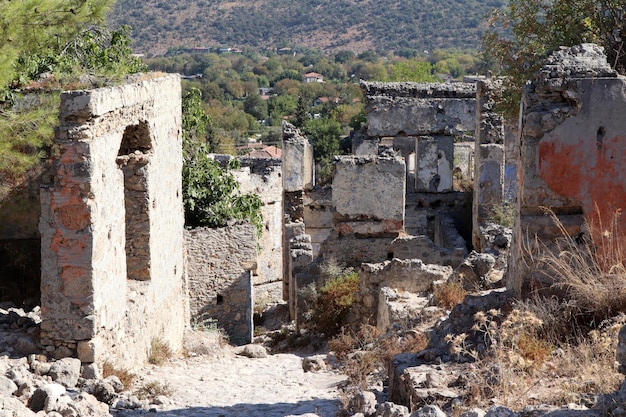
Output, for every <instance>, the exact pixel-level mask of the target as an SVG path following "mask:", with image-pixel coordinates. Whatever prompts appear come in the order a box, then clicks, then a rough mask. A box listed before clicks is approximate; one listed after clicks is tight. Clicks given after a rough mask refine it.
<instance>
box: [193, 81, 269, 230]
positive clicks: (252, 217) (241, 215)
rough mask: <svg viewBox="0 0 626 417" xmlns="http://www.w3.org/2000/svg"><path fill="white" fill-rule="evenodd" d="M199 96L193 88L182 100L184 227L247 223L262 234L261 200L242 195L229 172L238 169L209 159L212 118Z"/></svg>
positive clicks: (235, 163)
mask: <svg viewBox="0 0 626 417" xmlns="http://www.w3.org/2000/svg"><path fill="white" fill-rule="evenodd" d="M201 97H202V95H201V93H200V91H199V90H197V89H192V90H191V91H190V92H189V93H187V94H186V95H185V97H184V98H183V106H182V108H183V123H182V125H183V150H184V153H183V154H184V165H183V204H184V206H185V224H186V225H187V226H191V227H197V226H210V227H221V226H226V225H227V224H228V222H229V221H230V220H249V221H250V222H251V223H252V224H253V225H254V226H255V227H256V229H257V234H258V235H260V234H261V232H262V231H263V216H262V214H261V204H262V203H261V199H260V198H259V197H258V196H257V195H256V194H241V193H240V192H239V183H238V182H237V180H236V179H235V177H234V176H233V174H232V172H229V171H230V170H231V169H233V168H237V160H234V159H233V160H231V161H230V162H229V164H228V166H227V168H226V169H222V168H221V166H220V165H219V164H218V163H217V162H216V161H215V160H213V159H212V158H211V156H210V154H211V153H212V152H214V151H213V149H212V144H211V141H210V140H209V139H207V138H209V137H211V136H212V135H209V132H211V131H212V129H211V118H210V117H209V116H208V115H207V114H206V113H205V112H204V109H203V107H202V101H201Z"/></svg>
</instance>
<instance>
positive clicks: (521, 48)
mask: <svg viewBox="0 0 626 417" xmlns="http://www.w3.org/2000/svg"><path fill="white" fill-rule="evenodd" d="M624 10H626V0H616V1H611V2H607V1H604V0H551V1H545V0H511V1H510V2H509V6H508V8H507V9H505V10H501V11H496V12H494V14H493V15H492V17H491V19H490V21H489V23H490V28H489V30H488V31H487V33H486V34H485V37H484V40H483V44H484V49H485V55H486V58H487V60H492V61H494V62H495V64H496V65H497V66H498V67H499V70H500V71H501V73H502V74H503V75H507V76H508V77H509V86H508V88H507V92H506V93H505V94H504V95H503V100H504V103H505V108H504V110H505V111H506V112H507V113H508V114H509V115H512V114H514V112H515V111H516V109H517V106H518V103H519V99H520V95H521V87H522V86H523V85H524V83H525V82H526V81H527V80H529V79H530V78H531V76H532V74H533V73H534V72H535V71H537V70H538V69H539V67H540V66H541V64H542V60H543V58H544V57H546V56H547V54H549V53H550V52H552V51H554V50H557V49H558V48H559V47H560V46H573V45H576V44H580V43H583V42H595V43H598V44H600V45H602V46H603V47H604V48H605V51H606V53H607V55H608V57H609V62H610V63H611V64H612V65H613V66H614V67H615V68H616V69H617V70H618V71H620V72H622V73H624V70H625V68H626V51H624V40H623V38H622V36H623V35H624V34H626V32H625V31H624V30H625V29H626V20H624Z"/></svg>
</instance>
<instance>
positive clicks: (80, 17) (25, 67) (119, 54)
mask: <svg viewBox="0 0 626 417" xmlns="http://www.w3.org/2000/svg"><path fill="white" fill-rule="evenodd" d="M111 4H112V1H97V2H94V1H78V0H72V1H64V2H59V1H53V0H46V1H20V2H2V3H1V4H0V22H1V23H2V24H0V35H1V36H0V137H2V138H3V141H2V143H0V178H2V181H0V184H1V186H0V196H1V195H2V194H3V193H4V192H5V191H6V190H4V189H3V188H5V187H10V186H12V185H15V184H16V183H18V182H19V180H20V178H21V177H22V176H23V175H25V173H26V172H27V171H29V170H30V169H32V168H34V167H35V166H36V165H37V164H39V163H40V161H41V159H42V158H44V157H47V156H48V154H49V152H50V147H51V144H52V138H53V129H54V126H55V125H56V124H57V123H58V109H59V97H58V91H59V90H62V89H72V88H77V87H84V86H85V84H80V83H78V82H77V79H78V78H79V76H81V75H85V74H89V75H95V76H99V77H103V76H104V77H106V78H107V79H108V80H111V79H120V78H122V77H123V76H124V75H127V74H131V73H136V72H139V71H143V70H145V68H146V67H145V65H144V64H143V63H142V62H141V61H140V60H139V59H138V58H136V57H134V56H132V51H131V48H130V29H129V28H128V27H121V28H119V29H118V30H113V31H110V30H108V29H105V28H104V27H103V26H101V24H102V23H103V19H104V14H105V13H106V11H107V10H108V9H109V7H110V6H111ZM89 86H90V85H89ZM25 89H26V90H28V89H34V90H44V91H47V92H39V94H38V96H37V97H35V96H34V95H32V94H24V90H25Z"/></svg>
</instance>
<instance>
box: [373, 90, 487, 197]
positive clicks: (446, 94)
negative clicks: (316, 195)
mask: <svg viewBox="0 0 626 417" xmlns="http://www.w3.org/2000/svg"><path fill="white" fill-rule="evenodd" d="M361 89H362V90H363V94H364V96H365V112H366V114H367V134H368V135H369V136H370V137H371V138H382V137H392V138H393V147H394V149H396V150H397V151H399V152H400V154H401V155H402V156H403V157H404V158H405V159H407V160H408V159H409V155H410V154H412V153H414V154H415V157H414V158H411V159H412V160H414V163H415V166H410V167H408V168H407V169H408V172H411V173H413V172H414V173H415V174H414V175H415V177H414V181H415V182H414V184H415V185H414V187H415V188H414V189H415V191H417V192H449V191H452V190H453V186H454V182H453V172H454V143H455V141H456V142H458V141H460V140H461V139H463V138H466V137H467V135H469V136H472V134H473V131H474V129H475V115H476V108H475V107H476V87H475V85H474V84H473V83H456V84H442V83H430V84H422V83H378V82H372V83H370V82H364V83H361ZM463 140H464V139H463Z"/></svg>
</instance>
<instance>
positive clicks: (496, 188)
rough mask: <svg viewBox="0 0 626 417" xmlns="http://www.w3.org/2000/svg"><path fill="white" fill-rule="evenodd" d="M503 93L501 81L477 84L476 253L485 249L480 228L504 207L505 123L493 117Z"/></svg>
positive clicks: (473, 233)
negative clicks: (498, 96) (497, 100)
mask: <svg viewBox="0 0 626 417" xmlns="http://www.w3.org/2000/svg"><path fill="white" fill-rule="evenodd" d="M501 90H502V81H501V80H479V81H477V83H476V97H477V100H476V106H477V110H476V113H477V118H476V141H475V146H476V150H475V171H476V174H477V177H476V180H475V181H474V200H473V211H472V212H473V220H472V225H473V232H472V244H473V246H474V250H477V251H479V252H481V251H483V250H484V249H485V248H486V245H485V243H484V241H483V237H482V235H483V233H482V232H481V230H480V228H481V226H483V225H484V223H485V222H486V221H489V220H490V219H492V218H493V217H494V211H495V210H502V207H503V204H504V167H505V148H504V138H505V123H504V119H503V117H502V116H501V115H499V114H498V113H496V109H495V104H496V102H495V95H496V94H497V93H498V92H499V91H501Z"/></svg>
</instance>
